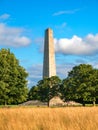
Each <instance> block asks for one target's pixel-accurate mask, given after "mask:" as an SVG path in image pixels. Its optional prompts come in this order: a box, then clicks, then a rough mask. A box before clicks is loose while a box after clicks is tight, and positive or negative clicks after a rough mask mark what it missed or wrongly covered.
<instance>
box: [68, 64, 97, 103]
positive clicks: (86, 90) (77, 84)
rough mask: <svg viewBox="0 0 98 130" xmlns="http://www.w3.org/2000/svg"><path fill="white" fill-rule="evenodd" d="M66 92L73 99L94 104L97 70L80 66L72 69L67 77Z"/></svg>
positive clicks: (89, 66) (83, 65) (84, 65)
mask: <svg viewBox="0 0 98 130" xmlns="http://www.w3.org/2000/svg"><path fill="white" fill-rule="evenodd" d="M66 80H67V82H65V83H66V85H67V87H66V90H67V91H68V90H69V92H68V93H70V94H71V97H69V98H73V99H82V101H83V104H84V105H85V101H93V104H95V101H96V98H97V92H98V70H96V69H93V67H92V66H91V65H86V64H80V65H79V66H75V67H73V69H72V71H70V72H69V74H68V77H67V79H66Z"/></svg>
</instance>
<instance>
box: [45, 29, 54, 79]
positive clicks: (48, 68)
mask: <svg viewBox="0 0 98 130" xmlns="http://www.w3.org/2000/svg"><path fill="white" fill-rule="evenodd" d="M51 76H56V65H55V50H54V40H53V31H52V30H51V29H50V28H48V29H46V31H45V39H44V63H43V78H45V77H51Z"/></svg>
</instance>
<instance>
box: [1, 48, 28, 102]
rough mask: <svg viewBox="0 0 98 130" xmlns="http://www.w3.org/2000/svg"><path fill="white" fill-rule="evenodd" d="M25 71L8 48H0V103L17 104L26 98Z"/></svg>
mask: <svg viewBox="0 0 98 130" xmlns="http://www.w3.org/2000/svg"><path fill="white" fill-rule="evenodd" d="M27 76H28V74H27V72H26V71H25V69H24V68H23V67H21V66H20V65H19V61H18V60H17V59H16V58H15V56H14V54H13V53H11V52H10V50H9V49H8V50H7V49H1V50H0V104H12V103H13V104H18V103H20V102H23V101H25V100H26V98H27V93H28V88H27V81H26V77H27Z"/></svg>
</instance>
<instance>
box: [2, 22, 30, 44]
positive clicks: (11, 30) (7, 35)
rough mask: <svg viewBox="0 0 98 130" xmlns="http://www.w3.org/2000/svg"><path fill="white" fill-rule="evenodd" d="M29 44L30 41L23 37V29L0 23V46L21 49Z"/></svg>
mask: <svg viewBox="0 0 98 130" xmlns="http://www.w3.org/2000/svg"><path fill="white" fill-rule="evenodd" d="M30 43H31V40H30V39H29V38H28V37H26V36H25V35H24V29H22V28H16V27H10V26H8V25H6V24H4V23H0V45H4V46H12V47H21V46H27V45H29V44H30Z"/></svg>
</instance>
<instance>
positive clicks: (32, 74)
mask: <svg viewBox="0 0 98 130" xmlns="http://www.w3.org/2000/svg"><path fill="white" fill-rule="evenodd" d="M42 67H43V66H42V64H34V65H32V67H29V68H27V71H28V73H29V77H28V86H29V87H32V86H33V85H36V84H37V82H38V81H39V80H42Z"/></svg>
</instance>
